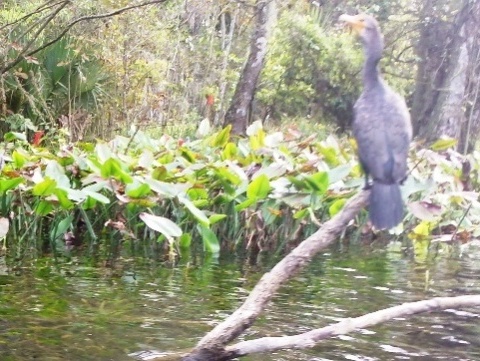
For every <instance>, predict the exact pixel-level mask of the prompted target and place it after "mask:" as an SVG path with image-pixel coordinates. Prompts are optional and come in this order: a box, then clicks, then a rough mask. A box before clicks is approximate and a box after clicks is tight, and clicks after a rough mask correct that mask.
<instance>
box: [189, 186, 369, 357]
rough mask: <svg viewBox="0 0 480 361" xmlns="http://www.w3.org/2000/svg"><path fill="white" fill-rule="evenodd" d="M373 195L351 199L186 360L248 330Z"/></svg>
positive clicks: (209, 334) (265, 279)
mask: <svg viewBox="0 0 480 361" xmlns="http://www.w3.org/2000/svg"><path fill="white" fill-rule="evenodd" d="M369 194H370V192H369V191H362V192H360V193H359V194H357V195H355V196H354V197H353V198H351V199H350V200H349V201H348V202H347V203H346V204H345V206H344V208H343V209H342V211H341V212H339V213H338V214H337V215H336V216H334V217H333V218H332V219H330V220H329V221H327V222H325V223H324V224H323V225H322V227H321V228H320V229H319V230H318V231H317V232H315V233H314V234H312V235H311V236H310V237H308V238H307V239H305V240H304V241H303V242H302V243H300V245H298V247H296V248H295V249H294V250H293V251H292V252H290V253H289V254H288V255H287V256H286V257H285V258H283V259H282V260H281V261H280V262H279V263H277V265H276V266H275V267H274V268H273V269H272V270H271V271H270V272H268V273H266V274H265V275H263V277H262V278H261V279H260V281H259V282H258V283H257V285H256V286H255V288H254V289H253V290H252V292H251V293H250V295H249V296H248V298H247V299H246V300H245V302H244V303H243V305H242V306H240V308H238V309H237V310H236V311H235V312H234V313H233V314H231V315H230V316H229V317H228V318H227V319H226V320H225V321H223V322H222V323H221V324H219V325H217V326H216V327H215V328H214V329H213V330H212V331H210V332H209V333H208V334H207V335H205V336H204V337H203V338H202V339H201V340H200V342H199V343H198V345H197V346H196V347H195V349H194V350H193V352H192V354H191V355H190V356H189V357H187V358H185V360H195V359H199V360H200V359H202V358H201V357H199V356H195V355H196V354H197V355H199V354H205V352H206V350H218V349H219V348H223V347H224V346H225V345H226V344H227V343H228V342H230V341H232V340H233V339H235V338H236V337H237V336H238V335H240V334H241V333H242V332H243V331H245V330H246V329H248V328H249V327H250V326H251V325H252V324H253V322H254V321H255V320H256V318H257V317H258V316H259V315H260V314H261V312H262V311H263V309H264V308H265V307H266V306H267V304H268V303H269V302H270V300H271V299H272V297H273V295H274V294H275V293H276V291H277V290H278V289H279V288H280V287H281V286H282V285H283V284H284V283H286V282H287V281H288V280H289V279H290V278H292V277H293V276H294V275H295V274H296V273H297V272H298V271H299V270H301V269H302V268H303V267H304V266H305V265H307V264H308V263H309V262H310V260H311V259H312V258H313V257H314V256H315V255H316V254H317V253H318V252H319V251H320V250H322V249H324V248H325V247H327V246H328V245H330V244H331V243H332V242H333V241H334V240H335V239H336V238H337V237H338V236H339V235H340V234H341V233H342V232H343V231H344V230H345V228H346V227H347V225H348V223H349V222H350V221H351V220H352V219H353V218H354V217H355V216H356V215H357V213H358V212H359V211H360V210H361V209H362V208H363V207H364V206H365V205H366V204H367V201H368V195H369ZM203 359H205V358H203ZM211 360H214V359H213V358H212V359H211Z"/></svg>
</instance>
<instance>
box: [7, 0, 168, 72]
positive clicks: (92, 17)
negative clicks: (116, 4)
mask: <svg viewBox="0 0 480 361" xmlns="http://www.w3.org/2000/svg"><path fill="white" fill-rule="evenodd" d="M166 1H168V0H151V1H146V2H143V3H141V4H137V5H130V6H126V7H123V8H121V9H117V10H114V11H111V12H108V13H104V14H98V15H88V16H82V17H80V18H78V19H75V20H73V21H72V22H70V23H69V24H68V25H67V26H66V27H65V29H63V30H62V31H61V32H60V34H59V35H58V36H57V37H56V38H54V39H52V40H50V41H47V42H46V43H44V44H43V45H41V46H40V47H38V48H37V49H35V50H32V51H31V52H29V53H28V54H27V56H32V55H34V54H36V53H38V52H39V51H41V50H43V49H45V48H47V47H49V46H50V45H52V44H54V43H56V42H57V41H59V40H60V39H61V38H62V37H63V36H65V34H66V33H67V32H68V31H69V30H70V29H71V28H72V27H74V26H75V25H76V24H78V23H80V22H82V21H88V20H95V19H104V18H108V17H112V16H115V15H119V14H121V13H124V12H126V11H128V10H131V9H135V8H141V7H144V6H148V5H153V4H160V3H164V2H166ZM67 3H69V1H68V2H65V3H64V4H63V5H62V8H63V7H64V6H65V5H66V4H67ZM56 13H58V11H57V12H56ZM42 30H43V28H42ZM23 55H24V53H23V52H22V54H21V55H20V56H18V57H17V58H16V59H15V60H13V61H11V62H10V63H8V64H7V65H5V66H4V67H3V68H2V69H1V70H0V74H4V73H6V72H7V71H9V70H10V69H12V68H13V67H14V66H15V65H17V64H18V63H19V62H20V61H21V60H22V59H23Z"/></svg>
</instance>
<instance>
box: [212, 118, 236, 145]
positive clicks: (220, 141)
mask: <svg viewBox="0 0 480 361" xmlns="http://www.w3.org/2000/svg"><path fill="white" fill-rule="evenodd" d="M231 129H232V126H231V125H230V124H229V125H227V126H226V127H225V128H223V129H222V130H221V131H219V132H218V133H217V134H214V136H215V138H214V139H213V142H212V146H214V147H223V146H225V144H227V143H228V141H229V140H230V130H231Z"/></svg>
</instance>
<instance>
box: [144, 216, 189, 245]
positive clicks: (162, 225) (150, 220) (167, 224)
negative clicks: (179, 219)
mask: <svg viewBox="0 0 480 361" xmlns="http://www.w3.org/2000/svg"><path fill="white" fill-rule="evenodd" d="M140 219H141V220H142V221H144V222H145V224H146V225H147V227H148V228H151V229H153V230H154V231H157V232H160V233H161V234H163V235H164V236H165V237H166V238H167V239H172V238H173V237H180V236H181V235H182V230H181V228H180V227H179V226H178V225H177V224H176V223H174V222H172V221H171V220H170V219H168V218H165V217H160V216H155V215H153V214H149V213H145V212H142V213H140Z"/></svg>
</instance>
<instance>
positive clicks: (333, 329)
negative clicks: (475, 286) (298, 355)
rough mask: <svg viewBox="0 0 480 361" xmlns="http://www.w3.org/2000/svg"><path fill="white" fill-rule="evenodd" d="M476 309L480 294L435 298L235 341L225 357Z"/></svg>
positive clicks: (307, 345) (310, 343) (304, 344)
mask: <svg viewBox="0 0 480 361" xmlns="http://www.w3.org/2000/svg"><path fill="white" fill-rule="evenodd" d="M470 306H480V295H467V296H458V297H437V298H433V299H430V300H423V301H418V302H410V303H404V304H402V305H399V306H394V307H390V308H386V309H383V310H379V311H376V312H372V313H368V314H366V315H363V316H360V317H356V318H347V319H345V320H343V321H341V322H338V323H335V324H333V325H330V326H327V327H323V328H319V329H316V330H312V331H309V332H305V333H302V334H299V335H294V336H283V337H262V338H258V339H255V340H249V341H243V342H239V343H237V344H235V345H232V346H229V347H227V348H226V351H227V353H228V354H229V355H231V356H232V358H234V357H239V356H245V355H249V354H252V353H259V352H273V351H277V350H281V349H293V348H296V349H299V348H310V347H313V346H315V345H316V344H317V343H318V342H319V341H322V340H324V339H326V338H329V337H332V336H337V335H344V334H346V333H349V332H354V331H358V330H359V329H362V328H366V327H371V326H374V325H377V324H380V323H383V322H386V321H389V320H392V319H393V318H398V317H403V316H407V315H413V314H417V313H421V312H431V311H438V310H444V309H447V308H454V307H455V308H457V307H470Z"/></svg>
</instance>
